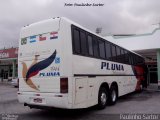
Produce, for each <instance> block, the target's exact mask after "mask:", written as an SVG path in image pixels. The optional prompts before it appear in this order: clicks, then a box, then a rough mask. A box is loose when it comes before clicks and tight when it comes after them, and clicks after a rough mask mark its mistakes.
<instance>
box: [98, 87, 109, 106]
mask: <svg viewBox="0 0 160 120" xmlns="http://www.w3.org/2000/svg"><path fill="white" fill-rule="evenodd" d="M108 100H109V92H108V91H107V89H106V88H105V87H101V88H100V90H99V93H98V109H104V108H105V107H106V105H107V104H108Z"/></svg>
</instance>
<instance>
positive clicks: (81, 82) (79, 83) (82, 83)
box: [75, 78, 88, 104]
mask: <svg viewBox="0 0 160 120" xmlns="http://www.w3.org/2000/svg"><path fill="white" fill-rule="evenodd" d="M87 83H88V81H87V78H76V79H75V90H76V91H75V92H76V93H75V104H79V103H82V102H85V101H86V100H87Z"/></svg>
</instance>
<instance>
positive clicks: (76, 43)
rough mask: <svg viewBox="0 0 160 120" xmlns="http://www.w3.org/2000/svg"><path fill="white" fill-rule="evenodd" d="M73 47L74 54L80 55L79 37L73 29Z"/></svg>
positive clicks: (77, 32)
mask: <svg viewBox="0 0 160 120" xmlns="http://www.w3.org/2000/svg"><path fill="white" fill-rule="evenodd" d="M73 45H74V46H73V47H74V52H75V53H78V54H79V53H80V50H81V49H80V37H79V31H78V30H76V29H74V31H73Z"/></svg>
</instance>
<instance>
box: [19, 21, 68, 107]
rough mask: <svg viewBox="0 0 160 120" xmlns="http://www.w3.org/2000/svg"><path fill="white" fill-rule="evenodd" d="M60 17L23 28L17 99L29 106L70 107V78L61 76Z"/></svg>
mask: <svg viewBox="0 0 160 120" xmlns="http://www.w3.org/2000/svg"><path fill="white" fill-rule="evenodd" d="M60 21H61V19H60V18H55V19H50V20H46V21H42V22H39V23H35V24H31V25H29V26H26V27H24V28H23V29H22V30H21V36H20V42H19V56H18V74H19V75H18V76H19V91H18V100H19V102H21V103H24V105H27V106H30V107H33V106H34V107H36V106H37V107H43V106H49V107H58V108H69V107H70V106H69V104H68V78H67V77H62V76H61V74H62V69H61V67H62V63H61V61H62V60H63V57H62V47H61V46H62V43H63V42H62V41H61V36H60V34H61V33H60Z"/></svg>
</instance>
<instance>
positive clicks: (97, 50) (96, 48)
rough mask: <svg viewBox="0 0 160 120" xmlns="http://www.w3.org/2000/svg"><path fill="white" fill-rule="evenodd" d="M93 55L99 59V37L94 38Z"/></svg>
mask: <svg viewBox="0 0 160 120" xmlns="http://www.w3.org/2000/svg"><path fill="white" fill-rule="evenodd" d="M93 54H94V57H96V58H98V57H99V46H98V40H97V37H93Z"/></svg>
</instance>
